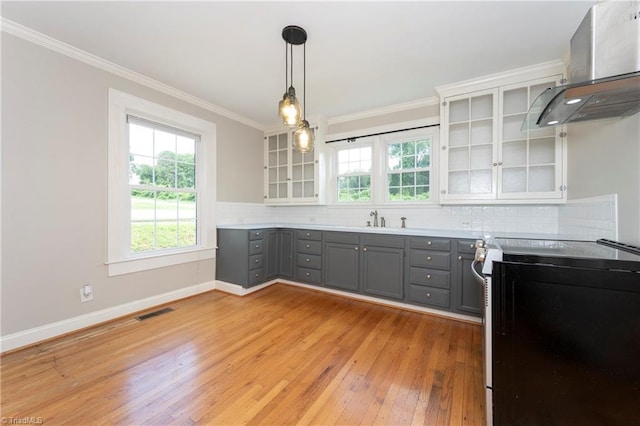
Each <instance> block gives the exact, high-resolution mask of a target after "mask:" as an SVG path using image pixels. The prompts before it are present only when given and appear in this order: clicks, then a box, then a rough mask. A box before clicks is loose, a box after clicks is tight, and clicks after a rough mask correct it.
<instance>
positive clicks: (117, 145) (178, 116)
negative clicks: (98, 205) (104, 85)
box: [106, 89, 216, 276]
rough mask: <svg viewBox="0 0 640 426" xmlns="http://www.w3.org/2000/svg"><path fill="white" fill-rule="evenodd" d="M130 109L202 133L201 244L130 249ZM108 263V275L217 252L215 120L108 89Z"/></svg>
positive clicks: (198, 172)
mask: <svg viewBox="0 0 640 426" xmlns="http://www.w3.org/2000/svg"><path fill="white" fill-rule="evenodd" d="M127 114H133V115H136V116H139V117H142V118H146V119H149V120H152V121H158V122H161V123H166V124H169V125H172V126H175V127H177V128H183V129H185V130H189V131H191V132H193V133H196V134H199V135H200V138H201V139H200V142H198V144H197V148H196V158H198V160H197V161H198V163H197V166H196V182H204V188H200V191H199V196H198V201H197V207H196V208H197V211H198V217H197V220H198V227H197V229H198V235H197V241H198V243H197V245H196V246H195V247H187V248H184V249H174V250H162V251H156V252H153V253H142V254H135V255H134V254H131V253H130V241H129V238H130V237H129V232H130V215H131V213H130V208H131V207H130V194H129V143H128V140H127ZM108 132H109V135H108V176H107V182H108V191H107V194H108V195H107V196H108V201H107V206H108V207H107V209H108V211H107V214H108V219H107V262H106V263H107V265H108V274H109V276H115V275H121V274H128V273H132V272H138V271H144V270H149V269H155V268H162V267H165V266H171V265H178V264H181V263H187V262H195V261H199V260H204V259H212V258H214V257H215V244H216V220H215V201H216V125H215V124H214V123H211V122H209V121H206V120H203V119H200V118H197V117H193V116H191V115H188V114H185V113H182V112H179V111H176V110H173V109H171V108H168V107H165V106H162V105H158V104H156V103H153V102H150V101H147V100H145V99H141V98H138V97H136V96H133V95H130V94H127V93H124V92H121V91H119V90H116V89H109V122H108Z"/></svg>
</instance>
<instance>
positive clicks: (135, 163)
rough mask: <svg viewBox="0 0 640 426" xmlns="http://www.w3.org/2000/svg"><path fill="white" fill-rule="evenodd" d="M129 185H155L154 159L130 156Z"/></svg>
mask: <svg viewBox="0 0 640 426" xmlns="http://www.w3.org/2000/svg"><path fill="white" fill-rule="evenodd" d="M129 184H131V185H153V158H152V157H146V156H142V155H133V154H130V155H129Z"/></svg>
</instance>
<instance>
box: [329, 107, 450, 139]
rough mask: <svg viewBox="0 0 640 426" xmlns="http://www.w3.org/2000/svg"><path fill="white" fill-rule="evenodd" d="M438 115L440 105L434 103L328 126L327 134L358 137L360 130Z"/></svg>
mask: <svg viewBox="0 0 640 426" xmlns="http://www.w3.org/2000/svg"><path fill="white" fill-rule="evenodd" d="M439 115H440V105H439V104H438V103H435V104H432V105H428V106H423V107H419V108H414V109H411V110H406V111H400V112H392V113H388V114H382V115H378V116H374V117H367V118H361V119H358V120H351V121H346V122H342V123H335V124H330V125H329V129H328V131H327V134H329V135H332V134H337V133H343V132H354V136H358V135H359V133H358V131H359V130H362V129H370V128H372V127H377V126H384V125H388V124H396V123H404V122H407V121H413V120H424V119H426V118H432V117H438V116H439Z"/></svg>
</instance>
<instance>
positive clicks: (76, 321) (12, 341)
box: [0, 281, 216, 352]
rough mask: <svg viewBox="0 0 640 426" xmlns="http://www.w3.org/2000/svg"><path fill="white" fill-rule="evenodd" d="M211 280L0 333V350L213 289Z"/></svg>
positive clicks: (214, 286)
mask: <svg viewBox="0 0 640 426" xmlns="http://www.w3.org/2000/svg"><path fill="white" fill-rule="evenodd" d="M215 289H216V283H215V281H208V282H204V283H200V284H196V285H193V286H190V287H185V288H181V289H178V290H174V291H170V292H168V293H163V294H159V295H156V296H151V297H147V298H146V299H141V300H135V301H133V302H129V303H124V304H122V305H118V306H114V307H111V308H107V309H102V310H99V311H95V312H90V313H88V314H84V315H79V316H77V317H73V318H69V319H66V320H62V321H57V322H54V323H51V324H46V325H43V326H39V327H34V328H30V329H28V330H24V331H19V332H17V333H13V334H8V335H6V336H1V337H0V352H6V351H10V350H13V349H17V348H21V347H23V346H28V345H32V344H34V343H37V342H40V341H42V340H46V339H50V338H52V337H56V336H60V335H62V334H66V333H70V332H72V331H77V330H81V329H83V328H87V327H90V326H92V325H96V324H100V323H102V322H105V321H109V320H112V319H115V318H118V317H122V316H125V315H129V314H132V313H134V312H139V311H141V310H144V309H148V308H151V307H154V306H158V305H162V304H164V303H169V302H172V301H174V300H178V299H183V298H185V297H189V296H193V295H196V294H199V293H204V292H207V291H211V290H215Z"/></svg>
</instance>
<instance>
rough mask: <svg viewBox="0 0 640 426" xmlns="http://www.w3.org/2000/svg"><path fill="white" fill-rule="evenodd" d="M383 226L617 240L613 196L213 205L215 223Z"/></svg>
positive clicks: (614, 200) (614, 199) (219, 203)
mask: <svg viewBox="0 0 640 426" xmlns="http://www.w3.org/2000/svg"><path fill="white" fill-rule="evenodd" d="M374 209H375V210H378V216H379V217H384V218H385V220H386V224H387V226H388V227H394V228H398V227H400V224H401V221H400V218H401V217H406V218H407V222H406V223H407V227H408V228H430V229H452V230H469V231H477V232H480V233H483V234H493V233H501V234H504V233H508V232H514V233H515V232H518V233H535V234H558V235H561V236H566V237H572V238H580V239H597V238H610V239H615V238H616V236H617V223H616V217H617V215H616V196H615V195H607V196H602V197H596V198H589V199H584V200H574V201H569V202H568V203H567V204H564V205H552V204H549V205H481V206H477V205H474V206H467V205H455V206H452V205H448V206H429V207H415V206H407V207H393V206H391V207H389V206H381V207H371V206H368V207H363V206H346V207H345V206H265V205H263V204H254V203H230V202H218V203H217V212H216V213H217V222H218V224H219V225H238V224H262V223H286V224H301V225H302V224H322V225H341V226H366V223H367V221H373V218H372V217H370V216H369V213H370V212H371V211H372V210H374Z"/></svg>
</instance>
